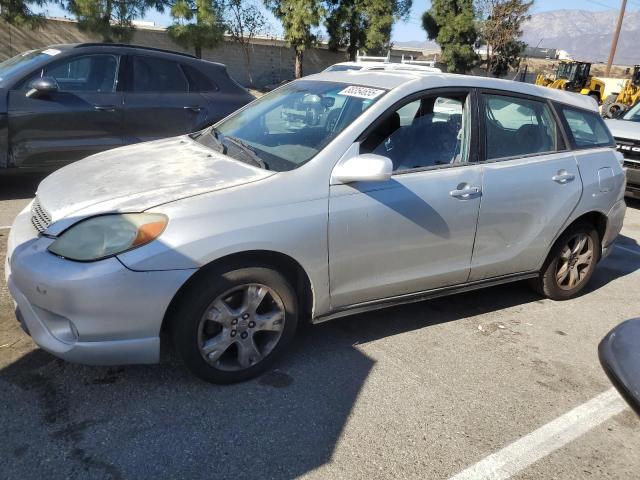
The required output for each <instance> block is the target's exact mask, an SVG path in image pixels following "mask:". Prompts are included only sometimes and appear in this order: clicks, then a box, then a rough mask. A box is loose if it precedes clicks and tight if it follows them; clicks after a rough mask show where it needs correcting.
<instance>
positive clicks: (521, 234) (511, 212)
mask: <svg viewBox="0 0 640 480" xmlns="http://www.w3.org/2000/svg"><path fill="white" fill-rule="evenodd" d="M480 118H481V119H482V123H481V126H482V133H481V139H482V140H483V141H484V144H485V148H484V153H485V155H484V157H483V160H484V161H483V164H482V183H483V185H482V192H483V195H482V203H481V206H480V215H479V217H478V230H477V233H476V241H475V245H474V250H473V258H472V263H471V275H470V277H469V280H470V281H474V280H481V279H485V278H492V277H499V276H503V275H509V274H514V273H521V272H529V271H532V270H535V269H537V268H539V267H540V263H541V261H542V259H543V257H544V255H545V253H546V252H547V249H548V248H549V246H550V244H551V242H553V240H554V238H555V237H556V234H557V233H558V231H559V230H560V228H561V227H562V225H564V223H565V221H566V220H567V218H568V217H569V215H570V214H571V212H572V211H573V209H574V208H575V207H576V205H577V204H578V201H579V199H580V196H581V194H582V181H581V178H580V172H579V171H578V166H577V163H576V160H575V157H574V155H573V153H572V152H571V151H569V150H568V149H567V147H566V145H567V141H566V139H565V138H564V135H563V133H562V129H561V128H560V126H559V122H558V119H557V117H556V115H555V112H554V111H553V109H552V107H551V105H550V104H549V103H548V102H547V101H545V100H541V99H536V98H535V97H524V96H512V95H507V94H505V93H501V92H489V91H486V92H483V93H482V94H481V102H480Z"/></svg>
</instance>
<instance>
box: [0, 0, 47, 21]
mask: <svg viewBox="0 0 640 480" xmlns="http://www.w3.org/2000/svg"><path fill="white" fill-rule="evenodd" d="M45 3H46V0H0V18H1V19H2V20H4V21H5V22H7V23H8V24H9V25H16V26H18V27H29V28H37V27H39V26H41V25H42V22H43V21H44V16H43V15H41V14H37V13H33V11H32V10H31V6H32V5H35V6H37V7H41V6H43V5H44V4H45Z"/></svg>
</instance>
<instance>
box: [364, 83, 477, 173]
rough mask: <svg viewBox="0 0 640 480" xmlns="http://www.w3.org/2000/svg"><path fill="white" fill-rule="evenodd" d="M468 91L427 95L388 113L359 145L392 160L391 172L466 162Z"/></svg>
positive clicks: (365, 150)
mask: <svg viewBox="0 0 640 480" xmlns="http://www.w3.org/2000/svg"><path fill="white" fill-rule="evenodd" d="M469 104H470V97H469V95H468V94H466V93H463V94H452V95H441V96H438V95H431V96H425V97H421V98H418V99H417V100H414V101H411V102H409V103H406V104H404V105H403V106H401V107H400V108H397V109H395V110H394V111H392V112H388V113H387V114H386V115H385V116H383V117H382V119H381V121H379V122H378V124H377V125H376V126H375V128H374V129H373V131H372V132H370V133H369V135H367V137H366V138H365V139H364V140H363V141H362V143H361V144H360V153H375V154H378V155H382V156H385V157H388V158H390V159H391V161H392V162H393V170H394V172H400V171H403V170H412V169H418V168H429V167H436V166H439V165H450V164H453V163H462V162H466V161H467V159H468V157H469V145H470V140H471V128H470V126H471V109H470V107H469Z"/></svg>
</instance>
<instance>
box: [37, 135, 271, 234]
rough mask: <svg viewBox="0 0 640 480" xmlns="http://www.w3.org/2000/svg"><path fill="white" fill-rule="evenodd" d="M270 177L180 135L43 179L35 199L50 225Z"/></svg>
mask: <svg viewBox="0 0 640 480" xmlns="http://www.w3.org/2000/svg"><path fill="white" fill-rule="evenodd" d="M273 174H274V172H270V171H267V170H262V169H260V168H256V167H253V166H251V165H248V164H245V163H242V162H240V161H237V160H234V159H232V158H230V157H227V156H225V155H223V154H221V153H218V152H215V151H213V150H211V149H209V148H207V147H204V146H202V145H200V144H199V143H196V142H194V141H193V140H192V139H191V138H190V137H188V136H182V137H176V138H170V139H166V140H158V141H154V142H148V143H141V144H137V145H132V146H128V147H122V148H117V149H114V150H109V151H107V152H103V153H99V154H97V155H92V156H90V157H87V158H86V159H84V160H80V161H79V162H75V163H73V164H71V165H69V166H66V167H64V168H62V169H60V170H58V171H56V172H54V173H53V174H51V175H50V176H48V177H47V178H45V179H44V180H43V181H42V183H41V184H40V185H39V186H38V192H37V198H38V202H39V203H40V206H41V208H43V209H44V210H45V212H46V213H47V214H48V215H49V217H50V218H51V221H52V222H56V221H58V220H60V219H63V218H66V217H70V216H73V217H74V218H76V217H86V216H88V215H95V214H97V213H105V212H113V211H128V212H134V211H143V210H146V209H149V208H151V207H154V206H157V205H160V204H163V203H168V202H172V201H175V200H178V199H181V198H185V197H190V196H193V195H199V194H202V193H207V192H212V191H215V190H220V189H223V188H230V187H235V186H238V185H242V184H246V183H249V182H255V181H257V180H261V179H263V178H266V177H269V176H271V175H273Z"/></svg>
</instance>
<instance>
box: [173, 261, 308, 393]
mask: <svg viewBox="0 0 640 480" xmlns="http://www.w3.org/2000/svg"><path fill="white" fill-rule="evenodd" d="M170 322H171V323H170V325H171V333H172V337H173V342H174V347H175V349H176V351H177V353H178V355H179V356H180V357H181V358H182V360H183V362H184V363H185V365H186V366H187V368H188V369H189V370H190V371H191V372H192V373H194V374H195V375H197V376H198V377H200V378H201V379H203V380H205V381H208V382H212V383H222V384H228V383H236V382H240V381H243V380H247V379H249V378H253V377H255V376H257V375H259V374H261V373H262V372H264V371H265V370H267V369H268V368H269V367H270V366H271V365H272V364H273V362H274V361H275V360H276V359H277V357H278V356H280V355H281V354H282V353H283V352H284V350H286V348H287V346H288V345H289V343H290V342H291V340H292V338H293V336H294V334H295V330H296V326H297V323H298V302H297V298H296V295H295V290H294V289H293V288H292V287H291V285H290V284H289V282H288V281H287V279H286V278H285V277H284V276H282V275H281V274H280V273H279V272H277V271H275V270H272V269H270V268H266V267H251V268H237V269H228V270H227V269H224V270H222V271H221V270H215V269H211V270H208V271H207V270H205V271H203V272H202V273H201V274H200V277H199V278H197V279H196V280H195V282H194V283H193V284H192V285H190V287H189V289H188V290H187V291H186V292H185V293H184V294H183V296H182V297H181V298H180V300H179V301H178V304H177V306H176V308H175V309H174V310H173V312H172V316H171V318H170Z"/></svg>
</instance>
